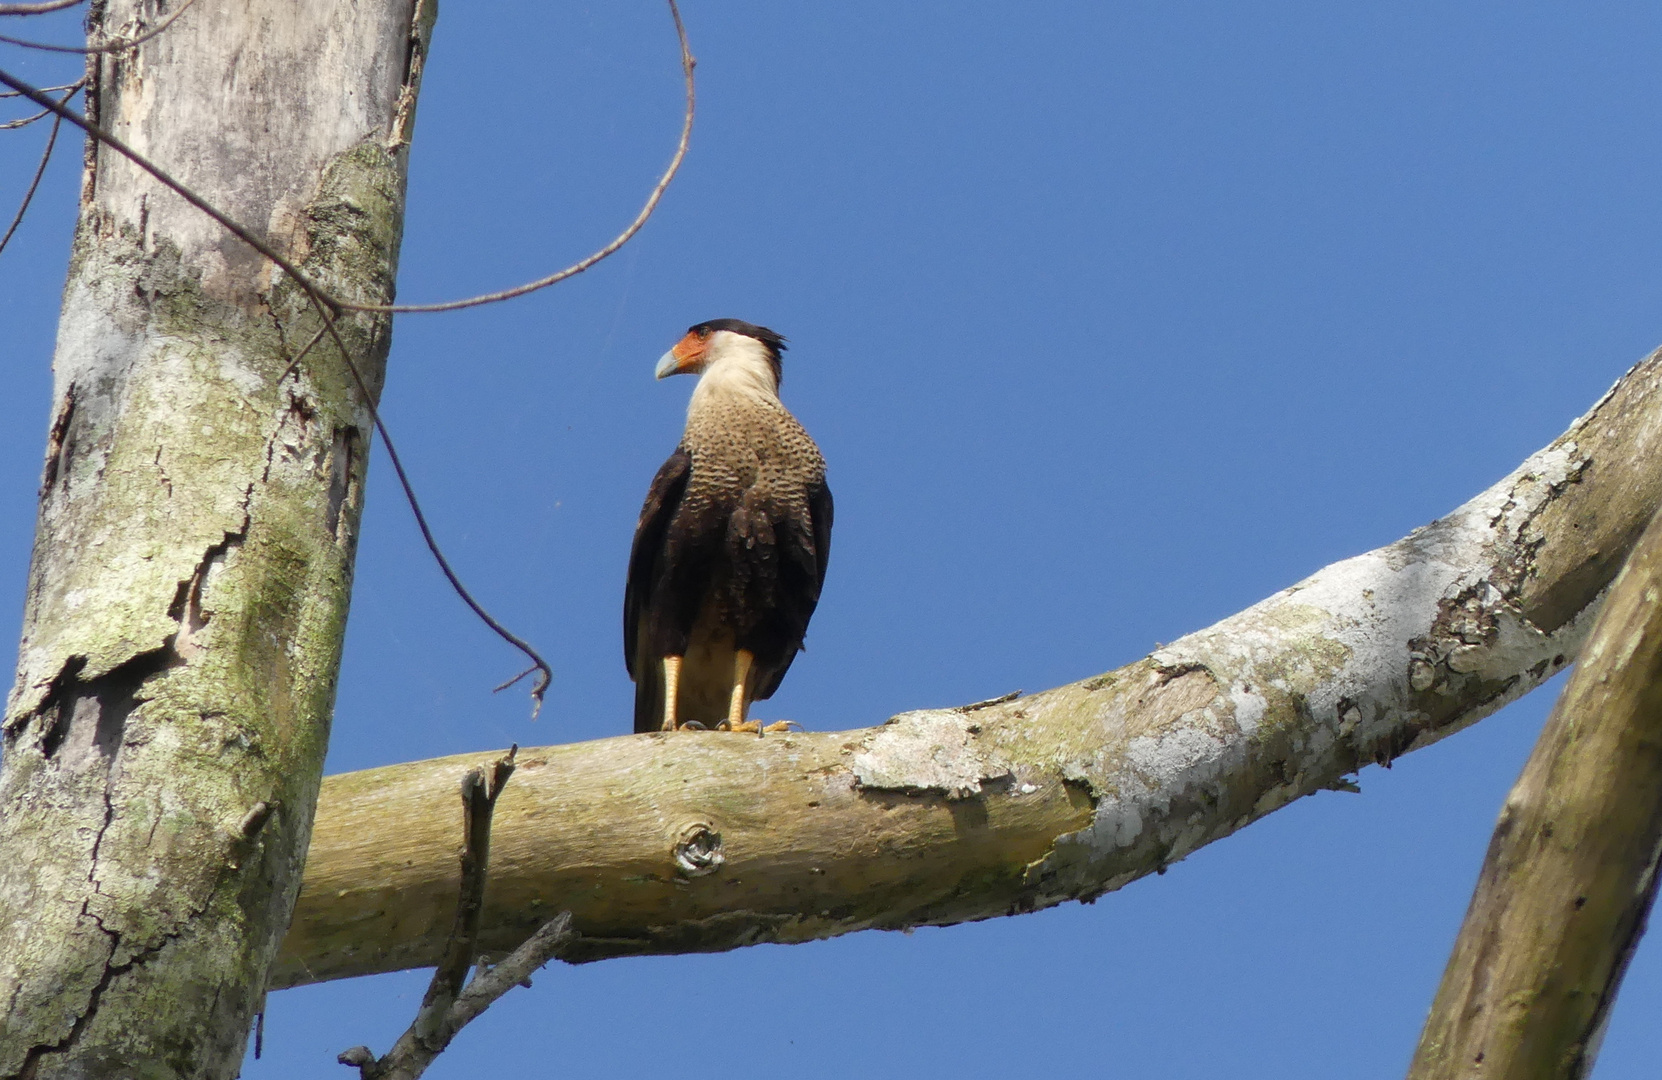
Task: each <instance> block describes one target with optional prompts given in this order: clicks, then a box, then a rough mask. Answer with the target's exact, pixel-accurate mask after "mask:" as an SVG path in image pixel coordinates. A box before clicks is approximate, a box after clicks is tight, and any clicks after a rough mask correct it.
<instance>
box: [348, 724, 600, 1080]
mask: <svg viewBox="0 0 1662 1080" xmlns="http://www.w3.org/2000/svg"><path fill="white" fill-rule="evenodd" d="M518 749H519V748H518V747H517V746H516V747H513V748H511V749H510V750H509V751H508V753H507V754H506V756H504V757H501V758H498V759H497V760H496V761H494V762H492V763H491V764H490V766H489V768H488V771H487V770H486V769H469V770H468V772H467V774H466V775H465V776H463V777H462V806H463V813H464V815H465V824H464V837H465V838H464V840H463V843H462V856H461V863H462V866H461V871H462V881H461V888H460V892H459V895H458V896H457V900H456V919H455V922H454V924H453V925H452V927H451V931H450V939H449V941H448V942H446V943H445V949H444V956H443V958H442V959H441V960H440V962H439V965H438V968H437V969H436V970H435V971H434V972H433V978H432V981H431V982H429V983H428V984H427V993H426V994H425V995H424V996H423V997H422V999H421V1007H420V1008H419V1009H418V1010H416V1017H415V1020H414V1021H412V1022H411V1024H410V1026H409V1028H408V1029H407V1030H406V1031H405V1032H404V1034H403V1035H401V1036H399V1038H398V1041H397V1042H396V1043H394V1044H393V1047H392V1049H391V1050H389V1051H387V1053H386V1054H385V1055H384V1056H382V1057H380V1058H377V1057H376V1056H375V1055H374V1053H372V1052H371V1051H370V1049H369V1048H368V1047H366V1046H354V1047H352V1048H351V1049H350V1050H346V1051H344V1052H342V1053H341V1055H340V1057H339V1058H338V1059H337V1060H338V1061H339V1062H340V1063H341V1064H342V1065H352V1066H355V1067H356V1068H357V1070H358V1075H359V1078H360V1080H415V1078H416V1077H419V1076H420V1075H421V1074H422V1073H423V1072H425V1071H426V1069H427V1066H428V1065H430V1064H432V1062H433V1059H434V1058H436V1057H438V1055H439V1054H441V1053H443V1052H444V1050H445V1048H446V1047H447V1046H449V1045H450V1042H451V1040H452V1039H454V1038H455V1037H456V1033H457V1032H459V1031H461V1029H462V1028H463V1027H465V1026H467V1024H468V1022H469V1021H471V1020H473V1019H474V1018H475V1017H476V1016H478V1015H479V1014H480V1013H482V1012H484V1011H485V1010H486V1009H487V1008H489V1007H490V1006H491V1004H492V1003H493V1002H495V1001H496V1000H497V999H498V998H500V997H501V996H502V995H503V994H506V993H507V992H508V991H509V990H511V989H513V988H514V987H515V986H517V985H519V984H521V983H529V981H530V975H531V972H533V971H535V970H536V969H537V968H539V967H541V966H542V965H544V964H546V963H547V962H548V961H549V960H551V959H552V958H553V957H554V954H555V953H556V952H558V951H559V949H560V948H561V947H562V946H563V945H564V944H565V943H566V942H567V941H569V940H570V939H571V938H572V937H573V936H575V935H574V934H573V932H572V930H571V912H569V911H565V912H561V913H560V914H559V915H557V916H555V917H554V918H552V919H550V920H549V921H548V922H546V923H544V924H543V925H542V926H541V927H540V928H539V929H538V930H537V932H536V933H535V934H533V935H532V936H531V937H530V939H528V940H527V941H525V942H524V943H523V944H521V945H520V947H519V948H517V949H515V950H514V952H513V953H512V954H511V955H509V957H508V958H507V959H506V960H504V961H502V962H501V963H500V964H497V965H496V966H495V967H494V968H491V969H489V970H488V971H481V972H480V973H479V974H477V975H475V976H474V978H473V981H472V982H471V983H468V984H467V986H466V988H465V989H464V988H463V985H462V984H463V982H464V980H466V978H467V973H468V970H469V969H470V968H471V967H472V966H473V961H474V958H475V957H477V956H478V954H479V915H480V912H481V911H482V910H483V909H484V903H485V887H486V884H487V881H488V879H489V870H490V836H491V820H492V817H493V816H494V813H495V810H496V799H497V796H499V795H501V794H502V788H503V786H504V785H505V784H507V782H508V778H509V777H510V776H512V775H513V772H514V754H515V753H516V751H517V750H518Z"/></svg>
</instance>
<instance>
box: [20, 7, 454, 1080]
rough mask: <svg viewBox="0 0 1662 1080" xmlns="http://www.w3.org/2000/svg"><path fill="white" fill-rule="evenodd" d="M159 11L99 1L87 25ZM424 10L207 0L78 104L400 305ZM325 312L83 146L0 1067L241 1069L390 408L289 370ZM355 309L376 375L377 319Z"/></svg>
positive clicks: (368, 372) (145, 181)
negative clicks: (398, 278) (397, 285)
mask: <svg viewBox="0 0 1662 1080" xmlns="http://www.w3.org/2000/svg"><path fill="white" fill-rule="evenodd" d="M175 2H176V0H175ZM168 7H169V8H171V7H172V4H169V5H168ZM164 14H165V13H164V12H162V11H158V10H157V9H156V6H155V4H154V3H153V2H152V0H108V2H107V3H106V4H102V5H100V4H95V6H94V10H93V12H92V15H91V26H92V29H93V31H94V33H95V36H96V35H99V34H102V35H104V36H111V35H114V34H117V33H127V34H131V33H133V32H134V30H135V28H139V29H142V28H143V27H146V26H153V25H155V24H156V23H157V22H158V21H159V20H160V19H161V18H162V17H163V15H164ZM433 14H434V13H433V10H432V7H431V3H430V0H419V2H418V0H373V2H365V3H358V4H338V3H333V2H331V0H292V2H288V3H282V4H276V5H272V4H256V3H253V2H251V0H215V2H213V3H203V4H200V5H198V6H196V7H194V8H192V9H191V10H189V11H187V12H185V13H184V14H183V16H182V17H180V18H179V20H178V21H177V22H175V23H174V24H173V25H172V26H171V27H169V28H168V29H167V30H166V31H165V32H164V33H162V34H160V35H159V36H158V37H156V38H154V39H152V40H150V41H148V42H146V43H145V44H143V45H142V46H140V47H139V48H138V49H136V50H129V51H123V52H115V53H106V54H102V55H98V56H95V57H94V58H93V60H92V63H91V68H90V74H91V76H92V79H93V81H92V84H91V86H90V88H89V91H88V103H89V106H88V107H89V111H90V112H91V114H92V118H93V120H94V121H95V122H97V123H99V124H101V125H103V126H105V127H106V128H107V129H109V130H110V131H111V133H112V134H114V135H117V136H119V137H121V138H122V139H124V140H126V141H127V142H128V143H129V144H130V145H132V146H133V147H134V149H136V150H137V151H138V152H140V153H142V154H145V155H146V156H148V157H149V158H151V160H153V161H155V162H156V163H157V164H158V165H160V166H161V167H162V168H164V169H167V170H168V171H170V172H172V173H173V174H174V175H175V176H176V177H178V178H179V179H180V180H182V181H183V182H184V183H185V184H187V185H189V186H190V187H192V188H193V189H195V190H196V191H197V192H198V193H199V194H201V195H202V196H204V197H205V198H207V199H208V200H209V201H210V202H212V203H215V204H216V205H218V206H219V207H220V208H221V209H223V210H225V211H227V212H228V213H229V214H230V215H231V217H233V218H235V219H236V220H238V221H240V222H241V223H242V224H244V225H246V226H249V227H251V228H252V229H253V230H254V231H256V232H259V233H263V234H265V235H266V236H268V237H269V238H270V239H271V241H272V243H273V245H274V246H275V247H276V249H277V250H279V251H281V252H283V253H284V254H285V256H286V257H288V258H290V259H291V260H293V261H295V262H297V263H299V265H300V266H301V267H302V268H303V269H304V271H305V272H306V273H308V274H309V275H311V276H312V277H313V278H314V279H315V280H317V281H319V282H320V283H322V285H323V286H324V287H325V288H327V289H330V290H332V291H334V292H336V293H338V294H340V295H342V296H346V297H351V298H354V299H360V300H369V301H385V300H388V299H390V298H391V295H392V288H393V275H394V270H395V266H396V261H397V253H398V244H399V239H400V233H401V228H402V215H403V194H404V175H405V164H406V160H407V158H406V148H407V146H408V140H409V137H410V131H411V125H412V123H413V119H414V105H415V93H416V90H417V87H418V83H419V78H420V71H421V65H422V62H423V58H424V56H425V51H426V41H427V36H428V34H429V32H430V28H431V24H432V19H433ZM320 325H321V324H320V323H319V321H318V318H317V316H316V314H315V313H314V312H313V311H311V310H310V309H309V308H308V306H307V303H306V301H305V298H304V295H303V294H302V293H301V292H300V291H299V290H298V289H297V288H296V287H295V286H294V284H293V283H292V282H291V281H288V280H287V279H285V278H284V277H283V275H281V274H280V273H278V272H277V271H276V270H275V269H274V268H273V267H272V266H271V265H270V264H269V263H268V262H266V261H265V260H264V259H262V258H261V257H260V256H258V255H257V254H255V253H254V252H252V251H250V250H249V249H248V248H247V247H246V246H245V245H243V244H241V243H240V242H238V241H236V240H234V239H232V238H231V237H230V236H229V235H228V234H226V233H225V232H224V231H223V230H222V229H221V228H220V226H218V225H216V224H214V223H213V222H212V221H210V220H209V219H208V218H206V217H205V216H203V215H202V214H201V213H200V212H198V211H197V210H195V209H193V208H191V207H190V206H189V205H188V204H186V203H185V202H184V201H183V200H181V199H180V198H178V197H177V196H176V195H174V194H172V193H170V192H168V191H167V190H165V189H164V188H162V187H161V186H160V185H158V184H157V183H155V182H154V181H152V180H151V179H150V178H149V177H148V176H147V175H145V174H144V173H142V172H141V171H139V170H138V169H137V168H136V167H135V166H133V165H132V164H130V163H129V162H128V161H126V160H125V159H123V158H122V157H120V156H119V155H117V154H116V153H115V152H114V151H112V150H110V149H109V148H108V147H95V148H90V149H89V153H88V159H87V168H86V174H85V179H84V186H83V191H82V201H81V214H80V221H79V225H78V229H77V233H76V237H75V246H74V251H73V257H72V259H71V263H70V271H69V280H68V283H67V286H66V288H65V294H64V306H63V312H62V318H61V322H60V326H59V334H58V345H57V353H56V356H55V357H54V360H53V365H54V372H55V387H54V400H53V420H52V424H51V429H50V436H49V441H48V445H47V453H46V465H45V471H44V475H43V479H42V484H41V495H40V516H39V522H38V526H37V533H36V541H35V551H34V561H33V565H32V567H31V570H30V576H29V586H28V595H27V600H26V609H25V616H24V631H23V640H22V647H21V650H20V655H19V661H18V674H17V681H16V683H15V685H14V687H13V690H12V695H11V699H10V702H9V704H8V709H7V714H6V718H5V722H4V765H3V772H0V1076H6V1077H13V1076H24V1077H48V1076H73V1077H81V1076H110V1075H144V1076H147V1077H175V1076H177V1077H186V1076H189V1077H199V1076H201V1077H230V1076H233V1075H234V1074H235V1073H236V1072H237V1070H238V1068H239V1066H240V1063H241V1056H242V1049H243V1044H244V1041H245V1036H246V1031H247V1027H248V1023H249V1020H250V1018H251V1016H252V1013H253V1010H254V1008H255V1007H256V1005H257V1003H258V1002H259V1000H260V997H261V995H262V993H263V992H264V988H265V984H266V977H267V973H268V970H269V967H270V963H271V960H272V957H273V955H274V953H275V951H276V948H277V945H278V943H279V941H280V940H281V938H282V935H283V932H284V930H285V928H286V926H287V924H288V921H289V914H290V911H291V908H292V904H293V899H294V896H295V893H296V890H297V888H298V886H299V880H300V870H301V866H302V863H303V855H304V853H305V850H306V846H307V843H308V841H309V837H310V832H311V822H312V813H313V807H314V802H315V796H316V792H317V788H318V784H319V779H320V775H321V772H322V762H323V755H324V749H325V746H326V743H327V738H328V731H329V719H330V710H331V708H332V705H333V698H334V691H335V681H336V673H337V669H338V665H339V659H340V648H341V638H342V634H343V631H344V628H345V620H346V611H347V601H348V597H349V592H350V586H351V580H352V562H353V555H354V551H355V548H356V542H357V532H358V522H359V515H360V510H361V506H362V496H361V493H362V491H363V483H364V470H365V462H366V459H367V451H368V446H369V439H370V430H371V428H370V415H369V412H368V407H369V403H368V402H366V401H364V400H363V398H362V394H361V393H360V392H359V390H358V388H357V386H356V384H355V382H354V381H353V379H352V377H351V375H350V373H349V372H348V370H347V369H346V367H345V366H344V364H343V362H342V359H341V357H340V356H339V353H338V352H337V351H336V350H335V349H334V348H332V347H324V346H320V347H319V348H317V349H315V350H313V352H312V354H311V355H310V356H309V357H308V358H307V359H306V360H305V362H304V363H302V364H301V365H299V367H298V368H297V369H296V370H294V371H292V372H288V373H287V374H285V372H286V370H287V369H288V368H289V365H290V363H291V361H292V360H293V359H294V356H295V354H296V353H297V352H298V351H299V349H300V347H301V345H302V344H304V343H305V342H306V341H308V340H309V339H310V338H311V336H312V335H313V333H314V332H315V331H316V330H317V329H318V328H319V326H320ZM340 326H341V331H342V334H343V336H344V338H345V340H346V342H347V344H348V346H349V347H350V348H351V349H353V350H354V355H355V359H356V361H357V363H358V365H359V367H360V370H361V371H362V372H363V375H364V377H365V379H366V381H367V383H368V385H369V386H370V388H371V392H372V393H374V392H378V390H379V387H380V382H381V378H382V373H383V368H384V362H385V357H386V352H387V347H388V343H389V330H390V323H389V320H388V319H387V318H386V317H384V316H382V317H370V316H357V317H352V318H348V319H343V320H341V322H340Z"/></svg>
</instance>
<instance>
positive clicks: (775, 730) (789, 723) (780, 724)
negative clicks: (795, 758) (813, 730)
mask: <svg viewBox="0 0 1662 1080" xmlns="http://www.w3.org/2000/svg"><path fill="white" fill-rule="evenodd" d="M762 730H763V731H765V732H767V733H768V734H769V735H781V734H783V733H785V732H787V731H793V730H794V731H807V730H808V729H807V728H805V727H803V726H802V725H801V724H799V723H797V722H796V721H795V720H775V721H774V722H773V723H771V724H769V725H767V726H766V727H764V728H763V729H762Z"/></svg>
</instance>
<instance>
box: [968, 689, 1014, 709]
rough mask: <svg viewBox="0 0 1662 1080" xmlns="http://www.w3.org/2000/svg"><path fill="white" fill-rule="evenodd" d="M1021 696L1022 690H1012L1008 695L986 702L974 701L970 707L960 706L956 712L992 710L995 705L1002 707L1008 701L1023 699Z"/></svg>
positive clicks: (991, 698)
mask: <svg viewBox="0 0 1662 1080" xmlns="http://www.w3.org/2000/svg"><path fill="white" fill-rule="evenodd" d="M1021 695H1022V692H1021V691H1020V690H1012V691H1010V692H1009V693H1008V694H1000V695H998V696H997V697H990V698H988V699H986V700H985V701H972V702H970V703H969V704H968V705H960V706H958V708H957V709H955V710H954V711H955V712H975V711H976V710H978V709H990V708H992V707H993V706H994V705H1002V704H1004V703H1005V702H1006V701H1014V700H1016V699H1017V698H1019V697H1021Z"/></svg>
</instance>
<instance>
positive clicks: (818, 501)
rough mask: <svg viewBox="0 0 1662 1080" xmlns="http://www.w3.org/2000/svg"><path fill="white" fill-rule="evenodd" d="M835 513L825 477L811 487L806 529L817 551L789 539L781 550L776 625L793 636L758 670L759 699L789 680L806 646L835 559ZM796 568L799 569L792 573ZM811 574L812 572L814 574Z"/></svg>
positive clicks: (790, 534) (791, 532)
mask: <svg viewBox="0 0 1662 1080" xmlns="http://www.w3.org/2000/svg"><path fill="white" fill-rule="evenodd" d="M832 516H833V509H832V503H831V489H830V488H829V487H827V486H826V484H825V481H823V480H821V481H820V482H819V483H817V484H815V485H813V486H812V487H810V488H809V489H808V522H807V524H808V529H807V530H806V531H807V534H808V535H809V536H811V537H812V538H813V539H812V543H813V548H814V549H813V551H804V550H802V545H800V544H795V545H792V544H791V543H790V541H789V540H786V541H785V544H786V547H787V550H784V551H782V552H781V553H780V554H781V555H782V556H783V558H781V560H780V569H781V571H783V573H782V574H781V579H780V585H781V586H782V588H781V594H780V597H779V600H780V608H781V610H780V612H779V616H780V618H779V620H778V622H777V623H776V624H775V625H776V626H778V627H779V629H780V630H782V631H784V633H785V634H786V635H788V637H789V638H790V639H791V640H788V641H786V642H784V643H783V644H784V645H785V649H784V651H783V653H782V654H775V657H772V658H770V659H772V660H773V662H772V663H765V662H764V667H763V670H761V671H759V672H758V673H757V675H758V677H757V680H756V700H757V701H765V700H767V699H768V698H770V697H772V696H773V692H774V691H775V690H778V689H779V684H780V683H781V682H783V681H784V680H785V673H786V672H787V671H789V670H790V669H791V662H792V661H794V660H795V659H796V654H797V652H798V651H799V650H800V649H801V648H802V636H803V635H804V634H806V633H807V631H808V620H810V619H812V618H813V616H814V609H815V608H816V607H818V606H819V594H820V590H821V589H822V588H823V587H824V586H825V567H826V565H827V564H828V563H829V562H830V559H831V519H832ZM799 535H801V533H799V532H798V531H797V530H793V529H788V528H786V529H781V530H780V536H781V539H784V538H785V537H795V536H799ZM791 548H794V550H791ZM792 570H795V571H796V573H791V572H790V571H792ZM809 575H812V576H811V578H810V576H809ZM758 659H761V657H760V656H759V657H758Z"/></svg>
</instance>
